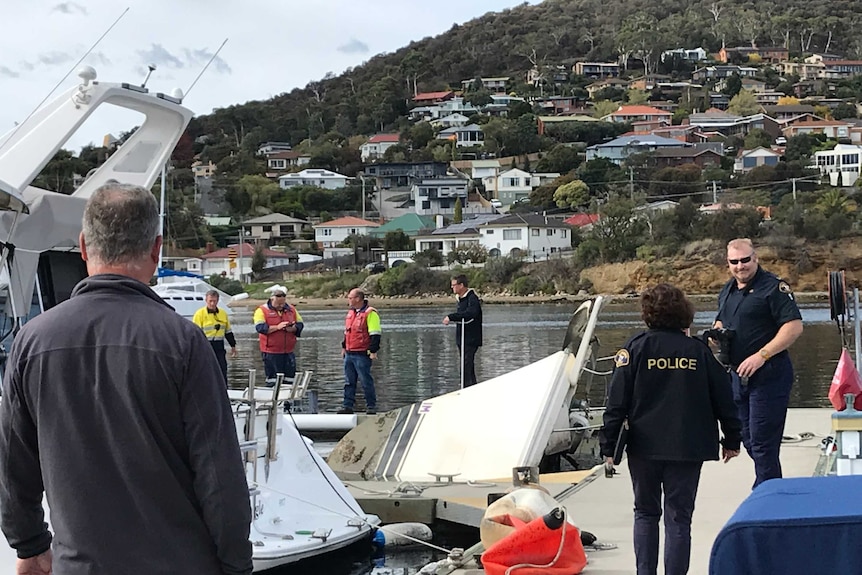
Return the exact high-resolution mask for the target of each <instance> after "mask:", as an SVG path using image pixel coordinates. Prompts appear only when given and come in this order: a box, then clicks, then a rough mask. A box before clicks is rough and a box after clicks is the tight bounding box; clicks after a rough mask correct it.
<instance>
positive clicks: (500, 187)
mask: <svg viewBox="0 0 862 575" xmlns="http://www.w3.org/2000/svg"><path fill="white" fill-rule="evenodd" d="M559 177H560V174H557V173H543V174H539V173H536V174H531V173H529V172H525V171H524V170H519V169H518V168H511V169H509V170H506V171H505V172H501V173H500V174H499V175H497V176H495V177H489V178H486V179H484V180H483V183H484V184H485V189H486V190H488V191H489V192H491V197H492V198H497V199H499V200H500V201H501V202H502V203H503V205H504V206H508V205H511V204H512V203H513V202H514V201H516V200H519V199H521V198H526V197H528V196H529V195H530V192H532V191H533V190H535V189H536V188H538V187H539V186H541V185H543V184H545V183H548V182H551V181H553V180H556V179H557V178H559Z"/></svg>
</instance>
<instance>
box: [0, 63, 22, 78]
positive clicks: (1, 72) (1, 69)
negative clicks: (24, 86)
mask: <svg viewBox="0 0 862 575" xmlns="http://www.w3.org/2000/svg"><path fill="white" fill-rule="evenodd" d="M19 75H20V74H18V72H16V71H15V70H10V69H9V68H7V67H6V66H0V76H6V77H7V78H17V77H18V76H19Z"/></svg>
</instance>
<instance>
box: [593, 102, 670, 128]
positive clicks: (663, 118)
mask: <svg viewBox="0 0 862 575" xmlns="http://www.w3.org/2000/svg"><path fill="white" fill-rule="evenodd" d="M602 120H605V121H608V122H664V123H665V124H667V125H670V124H671V121H672V120H673V114H671V113H670V112H665V111H664V110H659V109H658V108H653V107H652V106H620V108H619V109H618V110H617V111H615V112H611V113H610V114H608V115H607V116H605V117H604V118H602Z"/></svg>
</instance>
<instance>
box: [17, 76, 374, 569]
mask: <svg viewBox="0 0 862 575" xmlns="http://www.w3.org/2000/svg"><path fill="white" fill-rule="evenodd" d="M79 77H80V78H81V82H80V83H79V84H78V85H77V86H75V87H74V88H72V89H70V90H68V91H67V92H66V93H64V94H61V95H60V96H58V97H57V98H56V99H55V100H53V101H52V102H50V103H48V104H46V105H44V106H42V107H41V108H39V109H38V110H36V111H35V112H34V113H33V114H32V115H31V116H29V117H28V118H27V119H26V120H25V121H23V122H22V123H21V124H20V125H18V126H17V127H16V128H15V129H14V130H12V131H10V132H9V133H8V134H5V135H3V136H0V181H2V182H0V210H3V209H6V210H7V211H2V212H0V238H3V239H6V238H9V241H8V242H7V244H11V245H13V246H14V257H9V258H8V259H7V258H6V255H7V253H8V252H9V250H4V253H3V256H2V258H0V266H2V271H0V296H2V297H0V305H2V315H5V326H3V331H2V333H5V334H6V335H7V336H8V335H9V334H11V333H14V328H16V327H18V326H20V325H21V324H23V323H25V322H26V321H27V320H28V319H29V318H31V317H33V316H35V315H36V314H39V313H41V312H42V311H45V310H47V309H50V308H51V307H53V306H55V305H57V304H58V303H60V302H62V301H64V300H66V299H67V298H68V297H69V295H70V294H71V292H72V289H73V288H74V286H75V285H76V284H77V283H78V282H79V281H80V280H81V279H83V278H84V277H86V267H85V265H84V262H83V261H82V260H81V257H80V253H79V252H78V249H77V243H78V235H79V233H80V231H81V218H82V215H83V212H84V205H85V204H86V201H87V198H89V197H90V195H91V194H92V193H93V192H94V191H95V190H96V189H97V188H98V187H100V186H101V185H103V184H105V183H106V182H107V181H108V180H112V179H113V180H118V181H121V182H124V183H130V184H137V185H140V186H143V187H145V188H150V187H151V186H152V185H153V183H154V182H155V180H156V178H157V176H158V175H159V173H160V172H161V170H162V166H164V165H165V163H166V162H167V161H168V159H169V157H170V154H171V152H172V150H173V148H174V146H175V145H176V143H177V141H178V140H179V138H180V136H181V135H182V133H183V131H184V130H185V128H186V125H187V124H188V122H189V120H190V119H191V117H192V112H191V111H190V110H188V109H187V108H184V107H183V106H182V105H181V102H182V94H181V93H179V92H176V93H174V94H173V95H172V96H166V95H164V94H151V93H149V91H148V90H147V89H145V88H142V87H140V86H137V85H132V84H109V83H102V82H97V81H96V73H95V71H94V70H93V69H92V68H90V67H85V68H83V69H82V70H81V72H80V73H79ZM103 105H105V106H110V105H113V106H119V107H121V108H125V109H127V110H132V111H135V112H138V113H139V114H141V115H142V116H143V119H142V121H141V123H140V127H139V128H137V130H135V132H134V133H133V134H132V135H131V136H130V137H129V138H128V140H127V141H126V142H125V143H124V144H123V145H122V146H121V147H119V148H118V149H117V150H116V152H114V153H113V155H112V156H111V157H110V158H109V159H108V160H107V161H106V162H105V163H104V164H103V165H101V166H100V167H99V168H97V169H96V170H93V171H92V173H91V174H90V175H89V176H88V177H87V179H86V180H85V181H84V182H83V183H82V184H81V185H80V186H79V187H78V188H77V189H76V190H75V191H74V192H73V193H72V194H70V195H64V194H58V193H55V192H52V191H48V190H44V189H40V188H37V187H34V186H33V185H32V182H33V180H34V179H35V178H36V177H37V176H38V174H39V173H40V172H41V171H42V169H43V168H44V167H45V165H46V164H47V163H48V162H49V161H50V159H51V158H52V157H53V156H54V154H55V153H56V152H57V151H58V150H59V149H60V148H61V147H62V146H63V145H64V144H65V143H66V141H68V139H69V138H70V137H71V136H72V135H73V134H74V133H75V131H76V130H77V129H78V128H79V127H80V126H81V125H82V124H83V123H84V121H85V120H87V118H88V117H90V115H91V114H92V113H93V112H94V111H95V110H96V109H97V108H99V107H101V106H103ZM3 182H5V183H3ZM19 196H20V199H18V198H19ZM15 208H18V209H15ZM26 212H29V213H26ZM184 287H185V288H188V287H189V286H181V285H175V286H173V287H172V288H170V290H178V291H179V290H181V289H182V288H184ZM201 287H202V286H200V284H196V285H195V286H194V287H193V289H191V290H188V291H183V292H182V293H184V294H194V295H193V296H192V297H193V298H195V299H191V300H187V299H184V300H183V301H191V302H193V303H194V305H195V309H197V308H199V307H201V306H202V305H203V303H202V302H203V294H202V293H201V294H200V298H201V299H200V300H198V299H196V298H197V297H198V294H199V291H198V290H199V289H200V288H201ZM206 289H209V286H207V287H206ZM206 289H204V293H205V292H206ZM165 293H167V292H165ZM224 297H225V298H226V300H228V299H229V298H230V296H228V295H227V294H224ZM3 302H4V303H3ZM181 313H183V312H181ZM192 313H193V312H192ZM2 320H3V318H2V317H0V324H2V323H3V321H2ZM9 343H10V341H9V340H6V341H4V342H3V344H4V345H8V344H9ZM269 393H270V394H271V393H272V391H271V390H270V391H269ZM235 403H236V408H235V417H236V425H237V432H238V434H240V441H241V442H242V443H243V446H244V450H245V453H244V455H243V456H244V457H245V458H246V460H247V461H246V468H247V475H248V479H249V497H250V505H252V506H253V509H254V520H253V523H252V525H251V532H252V536H251V540H252V543H253V553H254V564H255V570H263V569H268V568H271V567H276V566H279V565H285V564H290V563H295V562H297V561H299V560H302V559H306V558H310V557H319V556H322V555H325V554H328V553H331V552H333V551H335V550H337V549H340V548H342V547H345V546H347V545H350V544H351V543H359V542H361V541H364V540H366V539H369V538H370V535H371V532H372V530H373V525H375V524H376V523H377V521H378V520H377V518H376V517H375V516H369V515H365V514H364V513H363V512H362V509H361V508H360V507H359V505H358V504H357V502H356V500H355V499H354V498H353V497H352V496H351V495H350V494H349V493H348V492H347V490H346V489H345V488H344V486H343V485H342V484H341V483H340V482H339V481H338V480H337V478H336V477H335V475H334V474H333V473H332V471H331V470H330V469H329V468H328V467H327V466H326V464H325V463H323V461H322V460H321V459H320V457H318V456H317V455H316V453H314V451H313V450H312V449H310V448H309V445H308V442H307V441H306V440H305V439H303V438H302V437H301V436H300V435H299V433H298V432H297V431H296V429H295V428H294V426H293V425H292V424H290V423H289V421H287V422H286V421H285V417H286V416H284V415H282V414H281V413H279V411H280V410H278V409H277V402H275V401H271V402H270V403H271V406H272V407H271V408H270V407H265V406H266V404H265V402H263V401H260V402H257V401H249V400H242V398H237V400H236V402H235ZM259 410H260V411H259ZM264 412H265V413H264ZM251 413H255V414H257V415H256V417H250V414H251ZM258 417H262V418H269V419H268V422H269V425H266V424H265V423H266V422H264V423H261V425H260V426H258V427H257V429H258V430H259V431H260V432H261V434H262V435H260V434H255V433H253V431H254V427H253V426H251V428H252V429H251V431H252V433H251V434H249V427H250V425H249V422H250V421H255V420H256V419H257V418H258ZM287 417H288V418H289V415H288V416H287ZM267 430H271V431H270V432H268V431H267ZM3 557H5V555H3ZM4 565H5V562H4ZM12 570H13V567H12V565H11V564H9V565H6V567H5V569H2V571H4V572H12Z"/></svg>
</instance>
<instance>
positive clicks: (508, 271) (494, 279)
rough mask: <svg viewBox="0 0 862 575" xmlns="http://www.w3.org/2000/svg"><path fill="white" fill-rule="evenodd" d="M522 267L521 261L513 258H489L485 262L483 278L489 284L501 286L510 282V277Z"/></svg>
mask: <svg viewBox="0 0 862 575" xmlns="http://www.w3.org/2000/svg"><path fill="white" fill-rule="evenodd" d="M523 266H524V262H523V260H521V258H518V257H515V256H503V257H500V258H491V259H489V260H488V261H487V262H485V277H486V278H488V281H489V282H491V283H493V284H496V285H500V286H503V285H506V284H507V283H509V282H510V281H512V276H514V275H515V273H516V272H518V271H519V270H520V269H521V268H522V267H523Z"/></svg>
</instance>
